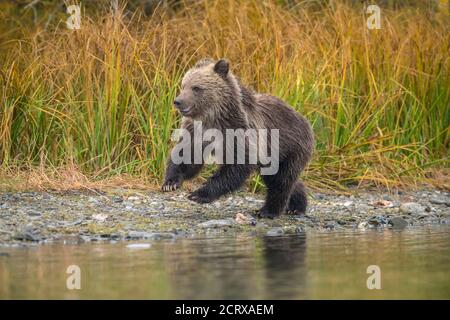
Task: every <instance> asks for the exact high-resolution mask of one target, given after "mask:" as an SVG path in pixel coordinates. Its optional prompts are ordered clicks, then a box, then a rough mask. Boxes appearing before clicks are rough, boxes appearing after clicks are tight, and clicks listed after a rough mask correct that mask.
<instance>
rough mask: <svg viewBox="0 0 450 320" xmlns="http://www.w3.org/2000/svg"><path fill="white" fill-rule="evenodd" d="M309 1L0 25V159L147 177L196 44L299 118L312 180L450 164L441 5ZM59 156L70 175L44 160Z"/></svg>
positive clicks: (85, 180)
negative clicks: (309, 139)
mask: <svg viewBox="0 0 450 320" xmlns="http://www.w3.org/2000/svg"><path fill="white" fill-rule="evenodd" d="M308 3H309V2H305V3H304V4H303V5H298V6H296V7H295V8H293V9H290V10H288V9H287V8H286V7H283V6H280V5H278V4H276V3H275V2H272V1H264V2H260V1H256V0H251V1H243V0H242V1H231V0H220V1H219V0H213V1H203V0H201V1H196V2H192V3H190V5H189V6H182V7H181V8H180V9H178V10H177V11H175V12H172V11H164V10H157V11H156V12H155V13H154V15H153V16H152V17H151V18H146V17H144V16H143V15H142V14H141V13H140V12H139V11H137V12H135V13H134V14H127V15H125V14H124V13H123V12H122V11H119V12H116V13H114V14H112V13H109V12H104V13H103V14H95V15H94V14H91V15H90V13H89V12H84V15H83V19H82V28H81V30H77V31H72V30H68V29H66V28H65V25H64V23H63V20H62V22H60V23H59V24H52V25H51V26H49V27H48V28H47V29H44V27H43V26H41V25H38V27H37V28H25V27H23V26H20V27H17V29H15V30H11V31H10V32H8V33H4V34H3V35H2V36H0V75H1V76H0V84H1V86H0V87H1V91H0V163H1V168H2V171H3V172H10V173H9V175H8V174H7V175H6V176H8V177H15V176H16V175H17V177H20V176H23V175H25V176H26V175H28V174H29V173H30V172H34V173H36V174H35V175H32V176H33V177H35V178H34V179H35V180H36V181H39V180H41V181H43V182H36V181H35V183H34V185H35V186H37V187H38V188H45V187H47V186H48V187H49V188H52V182H51V181H52V180H53V181H54V183H53V185H60V183H65V182H67V184H69V185H70V183H71V181H72V184H73V186H74V187H81V188H83V187H86V188H90V187H93V185H90V184H91V183H93V184H97V185H98V184H99V183H100V181H110V179H120V180H119V181H122V182H124V181H125V180H127V181H128V178H127V179H122V178H120V177H122V176H128V177H131V178H130V179H131V180H133V181H135V182H136V181H137V183H139V181H140V182H141V183H142V184H143V185H147V183H151V184H158V182H160V181H161V178H162V176H163V173H164V164H165V162H166V158H167V155H168V150H169V148H170V143H169V141H170V134H171V131H172V129H173V128H175V127H177V126H178V123H179V115H177V114H176V112H175V110H173V108H172V107H171V104H172V101H173V98H174V97H175V96H176V93H177V90H178V85H179V82H180V79H181V77H182V75H183V73H184V72H185V71H186V70H187V69H188V68H189V67H190V66H191V65H192V64H193V63H194V62H195V61H196V60H197V59H199V58H202V57H206V56H208V57H214V58H220V57H227V58H228V59H229V60H230V61H231V62H232V68H233V71H234V73H236V74H237V75H238V76H240V77H241V78H242V80H243V82H244V83H247V84H249V85H251V86H252V87H253V88H255V89H256V90H259V91H263V92H268V93H272V94H274V95H277V96H280V97H282V98H283V99H285V100H286V101H288V102H289V103H290V104H291V105H292V106H293V107H294V108H295V109H296V110H298V111H299V112H301V113H302V114H304V115H305V116H306V117H307V118H308V119H309V120H310V121H311V123H312V124H313V127H314V130H315V133H316V139H317V146H316V152H315V157H314V160H313V162H312V163H311V165H310V166H309V168H308V169H307V171H306V172H305V173H304V179H305V180H306V181H307V183H308V185H309V186H311V187H312V188H316V189H322V190H323V189H335V190H342V189H345V188H346V187H347V186H349V185H353V186H359V187H366V186H373V185H375V186H383V187H388V188H391V187H398V186H415V185H417V184H418V183H424V182H427V183H430V180H431V181H439V179H437V180H433V178H432V177H433V174H431V173H432V172H447V171H448V168H449V157H448V145H449V142H450V139H449V132H450V127H449V119H450V72H449V70H450V58H449V57H450V54H449V53H450V39H449V34H450V23H449V22H450V20H449V19H450V18H449V16H448V15H445V14H439V13H435V14H430V13H429V12H424V11H419V10H413V9H401V10H398V11H392V10H388V9H383V11H382V29H381V30H368V29H367V28H366V21H365V19H366V17H365V16H364V12H363V10H362V9H361V8H352V7H350V6H347V5H345V4H343V3H341V2H337V1H336V2H335V5H334V6H330V5H321V6H317V5H316V6H309V5H308ZM64 17H65V16H64V15H63V16H62V17H61V18H64ZM0 18H5V19H6V17H5V16H3V17H0ZM68 167H71V168H72V169H73V168H76V170H72V169H71V170H69V172H72V174H74V173H73V172H76V174H75V175H74V176H73V177H71V176H70V174H69V176H68V177H66V176H65V173H64V170H62V172H59V171H60V169H55V168H68ZM11 168H14V169H11ZM11 170H13V171H11ZM11 172H14V174H12V175H11ZM48 172H51V173H53V174H50V175H49V174H48ZM55 172H56V173H55ZM430 172H431V173H430ZM34 173H33V174H34ZM430 174H431V177H430ZM39 176H40V178H38V177H39ZM118 177H119V178H118ZM72 178H73V179H72ZM105 179H106V180H105ZM3 180H4V179H3ZM31 180H33V179H31ZM124 183H125V182H124ZM2 184H3V183H2ZM30 185H33V183H31V184H30ZM260 186H261V184H260V180H259V179H258V178H255V179H253V181H252V183H251V184H250V188H251V189H252V190H258V189H259V188H260Z"/></svg>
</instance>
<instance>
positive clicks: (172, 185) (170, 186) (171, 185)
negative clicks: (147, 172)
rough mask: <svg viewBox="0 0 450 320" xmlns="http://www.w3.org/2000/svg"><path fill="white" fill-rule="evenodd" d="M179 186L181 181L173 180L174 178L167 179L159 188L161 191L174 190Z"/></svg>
mask: <svg viewBox="0 0 450 320" xmlns="http://www.w3.org/2000/svg"><path fill="white" fill-rule="evenodd" d="M180 187H181V183H180V182H179V181H175V180H174V179H168V180H166V181H165V182H164V184H163V186H162V187H161V190H162V191H163V192H168V191H175V190H177V189H179V188H180Z"/></svg>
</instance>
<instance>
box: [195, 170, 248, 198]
mask: <svg viewBox="0 0 450 320" xmlns="http://www.w3.org/2000/svg"><path fill="white" fill-rule="evenodd" d="M253 170H254V166H252V165H244V164H242V165H240V164H236V165H222V166H221V167H220V169H219V170H217V172H216V173H215V174H214V175H212V176H211V177H210V178H209V179H208V181H207V182H206V183H205V185H203V186H202V187H200V188H199V189H197V190H195V191H194V192H192V193H191V194H190V195H189V196H188V199H190V200H192V201H195V202H198V203H209V202H212V201H214V200H216V199H218V198H219V197H220V196H222V195H224V194H227V193H229V192H232V191H235V190H237V189H239V188H240V187H241V186H242V184H243V183H244V182H245V180H246V179H247V178H248V176H249V175H250V174H251V172H252V171H253Z"/></svg>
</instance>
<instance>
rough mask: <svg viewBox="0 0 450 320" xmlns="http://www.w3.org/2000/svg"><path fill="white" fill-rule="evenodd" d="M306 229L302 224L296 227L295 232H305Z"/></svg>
mask: <svg viewBox="0 0 450 320" xmlns="http://www.w3.org/2000/svg"><path fill="white" fill-rule="evenodd" d="M304 232H305V229H304V228H303V227H302V226H296V227H295V233H304Z"/></svg>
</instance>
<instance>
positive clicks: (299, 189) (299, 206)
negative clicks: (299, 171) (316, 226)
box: [287, 181, 308, 213]
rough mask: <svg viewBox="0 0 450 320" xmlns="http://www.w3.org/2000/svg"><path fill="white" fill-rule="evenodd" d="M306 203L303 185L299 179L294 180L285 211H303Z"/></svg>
mask: <svg viewBox="0 0 450 320" xmlns="http://www.w3.org/2000/svg"><path fill="white" fill-rule="evenodd" d="M307 205H308V199H307V197H306V192H305V186H304V185H303V183H302V182H301V181H296V182H295V184H294V187H293V188H292V193H291V197H290V199H289V205H288V208H287V211H288V212H289V213H305V212H306V207H307Z"/></svg>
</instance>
